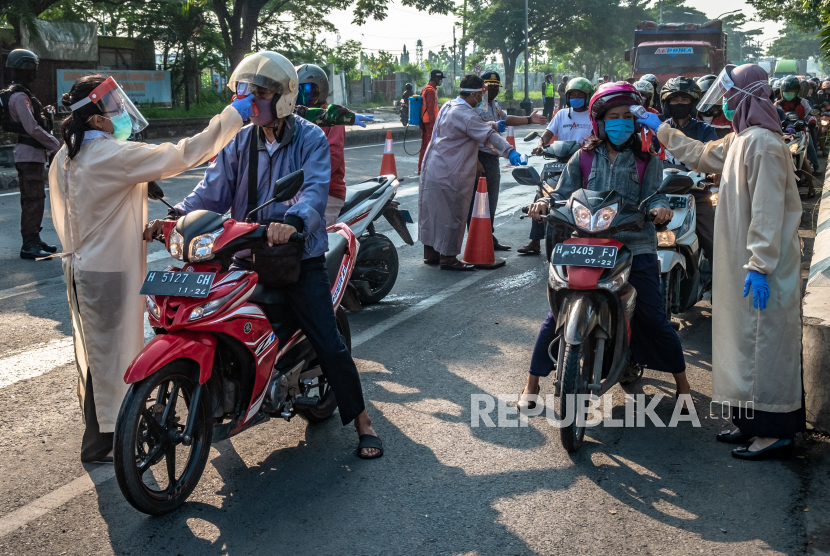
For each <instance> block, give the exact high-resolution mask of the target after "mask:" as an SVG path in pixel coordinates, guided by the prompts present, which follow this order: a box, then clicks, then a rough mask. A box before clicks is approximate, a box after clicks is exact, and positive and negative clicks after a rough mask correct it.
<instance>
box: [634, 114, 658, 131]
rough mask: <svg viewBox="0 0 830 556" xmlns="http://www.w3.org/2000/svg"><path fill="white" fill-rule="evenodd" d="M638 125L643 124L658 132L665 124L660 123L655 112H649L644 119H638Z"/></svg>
mask: <svg viewBox="0 0 830 556" xmlns="http://www.w3.org/2000/svg"><path fill="white" fill-rule="evenodd" d="M637 123H639V124H642V125H644V126H646V127H647V128H649V129H650V130H651V131H655V132H656V131H657V128H658V127H660V124H662V123H663V122H661V121H660V118H659V117H658V116H657V114H655V113H654V112H647V113H646V115H645V116H644V117H642V118H637Z"/></svg>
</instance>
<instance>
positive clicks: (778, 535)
mask: <svg viewBox="0 0 830 556" xmlns="http://www.w3.org/2000/svg"><path fill="white" fill-rule="evenodd" d="M524 131H525V130H519V131H518V132H517V136H519V137H521V136H522V135H523V134H524ZM394 148H395V154H396V158H397V169H398V174H399V176H401V177H404V179H403V180H402V181H403V183H402V184H401V188H400V191H399V200H400V201H401V203H402V205H403V208H407V209H409V210H410V211H411V212H412V215H413V217H415V219H416V221H417V187H416V186H417V176H415V174H416V166H417V155H416V156H414V157H413V156H407V155H405V154H404V152H403V149H402V145H401V144H396V145H395V147H394ZM407 148H408V149H409V150H410V151H411V152H414V150H415V149H417V145H416V144H415V143H411V144H407ZM519 148H520V150H521V151H523V152H528V151H529V146H527V145H522V144H520V146H519ZM382 149H383V147H382V145H377V146H371V147H360V148H350V149H348V150H347V151H346V153H347V158H346V160H347V163H346V164H347V182H348V183H355V182H357V181H359V180H361V179H365V178H368V177H371V176H373V175H375V172H377V171H378V170H379V168H380V162H381V154H382ZM531 163H532V164H539V161H538V159H531ZM502 172H503V174H502V192H501V200H500V204H499V210H498V214H497V217H496V226H497V228H496V233H497V235H498V237H499V239H500V240H501V241H502V242H503V243H508V244H512V245H513V246H514V250H513V251H511V252H510V253H508V254H507V265H506V266H505V267H503V268H501V269H498V270H494V271H481V270H479V271H476V272H474V273H453V272H444V271H440V270H439V269H438V268H436V267H427V266H425V265H424V264H423V263H422V260H421V255H422V247H421V245H420V244H418V243H416V245H415V246H412V247H410V246H406V245H403V244H402V243H403V242H401V241H398V244H399V245H400V247H399V253H400V259H401V270H400V276H399V278H398V282H397V285H396V286H395V288H394V289H393V291H392V293H391V294H390V295H389V296H388V297H387V298H386V299H385V300H384V301H383V302H382V303H379V304H377V305H375V306H372V307H369V308H367V309H365V310H364V311H362V312H360V313H356V314H350V317H349V320H350V323H351V327H352V335H353V338H354V340H355V348H354V351H353V353H354V357H355V359H356V362H357V366H358V369H359V370H360V373H361V378H362V382H363V387H364V392H365V396H366V399H367V404H368V407H369V411H370V413H371V416H372V417H373V419H374V422H375V427H376V430H377V431H378V433H379V434H380V436H381V437H382V438H383V441H384V446H385V449H386V455H385V457H383V458H382V459H380V460H376V461H362V460H359V459H358V458H356V457H355V455H354V448H355V445H356V440H357V439H356V436H355V434H354V432H353V429H352V428H351V427H346V428H342V427H340V425H339V420H338V419H331V420H329V421H327V422H325V423H323V424H322V425H317V426H309V425H307V423H306V422H305V421H303V420H301V419H299V418H297V419H294V420H292V421H291V422H289V423H286V422H283V421H282V420H272V421H270V422H269V423H266V424H264V425H261V426H258V427H255V428H253V429H251V430H249V431H247V432H245V433H243V434H241V435H239V436H237V437H234V438H232V439H231V440H229V441H223V442H220V443H218V444H215V445H214V447H213V449H212V453H211V459H210V461H209V463H208V466H207V469H206V471H205V474H204V476H203V478H202V480H201V483H200V484H199V486H198V487H197V489H196V491H195V492H194V493H193V495H192V496H191V498H190V500H189V502H188V503H187V504H186V506H185V507H183V508H182V509H180V510H178V511H176V512H174V513H173V514H171V515H168V516H165V517H162V518H150V517H147V516H145V515H143V514H139V513H137V512H136V511H135V510H133V509H132V508H131V507H130V506H129V505H128V504H127V503H126V502H125V501H124V499H123V497H122V496H121V493H120V491H119V489H118V486H117V484H116V482H115V480H114V479H113V478H112V477H113V475H112V467H111V466H100V465H82V464H81V463H80V461H79V457H78V454H79V450H80V440H81V434H82V429H83V425H82V421H81V414H80V410H79V408H78V404H77V398H76V395H75V381H76V379H75V376H76V371H75V366H74V360H73V353H72V347H71V332H70V324H69V319H68V311H67V307H66V295H65V291H64V289H63V286H62V283H60V268H59V267H60V263H59V262H57V261H51V262H31V261H21V260H20V259H19V258H18V255H17V250H18V249H19V239H18V238H19V236H18V232H17V230H18V223H17V219H18V216H19V206H18V202H19V201H18V199H19V197H17V196H15V195H14V194H11V195H8V194H7V195H5V196H2V197H0V228H2V230H3V233H1V234H0V266H2V268H3V269H4V272H3V273H2V274H0V402H2V403H0V430H1V431H2V433H1V434H0V476H2V477H3V480H2V481H0V553H2V554H50V555H58V554H102V555H103V554H119V555H127V554H151V553H153V554H187V555H189V554H194V555H199V556H204V555H206V554H292V555H305V554H308V555H328V554H332V555H343V554H347V555H352V554H354V555H358V554H379V555H388V554H407V555H412V554H418V555H438V554H441V555H444V554H447V555H449V554H453V555H480V556H485V555H487V556H503V555H510V554H540V555H542V554H544V555H548V554H551V555H552V554H557V555H558V554H561V555H572V554H599V555H605V554H661V555H689V554H718V555H722V554H730V555H731V554H746V555H757V554H801V553H804V551H805V549H807V547H808V544H807V543H808V542H809V541H808V540H807V537H808V535H809V532H808V526H807V525H805V519H806V518H805V516H806V515H807V514H805V511H806V510H805V508H806V509H809V508H808V506H807V504H808V500H809V498H810V492H809V491H810V476H811V472H812V471H811V467H810V466H811V462H812V461H814V460H813V459H811V458H810V457H807V458H804V457H801V458H794V459H792V460H791V461H789V462H784V463H782V462H777V461H770V462H763V463H749V464H748V463H741V462H739V461H737V460H734V459H732V458H730V457H729V449H730V447H729V446H727V445H724V444H720V443H717V442H715V440H714V437H715V434H716V433H717V432H718V431H720V430H721V428H723V426H724V422H723V421H722V420H720V419H718V418H710V416H709V401H710V394H711V326H710V316H711V313H710V306H709V304H708V302H706V301H703V302H701V303H700V304H698V306H697V307H695V308H694V309H693V310H691V311H689V312H688V313H687V314H685V315H683V316H682V318H681V319H680V321H681V329H680V332H679V334H680V338H681V340H682V343H683V347H684V351H685V355H686V361H687V364H688V375H689V379H690V381H691V383H692V389H693V395H694V399H695V403H696V406H697V409H698V412H699V416H700V424H701V426H700V427H693V426H692V424H690V423H681V424H680V425H679V426H678V427H677V428H658V427H655V426H654V425H653V424H652V423H651V422H649V421H646V426H644V427H641V428H610V427H603V426H599V427H596V428H593V429H591V430H590V431H589V433H588V438H587V439H586V442H585V445H584V446H583V448H582V450H581V451H580V452H579V453H577V454H575V455H573V456H570V455H568V454H567V453H566V452H565V450H564V449H563V448H562V446H561V444H560V441H559V431H558V430H557V429H556V428H554V427H552V426H551V425H550V424H549V423H548V421H547V420H546V419H545V417H544V416H538V417H532V418H530V419H529V420H528V422H527V423H526V425H527V426H515V416H508V419H507V420H513V423H514V425H513V426H505V427H493V428H490V427H486V426H483V425H482V426H480V427H472V426H471V399H472V396H473V395H482V394H485V395H492V396H498V395H503V396H510V395H512V396H517V395H518V394H519V393H520V392H521V390H522V387H523V383H524V376H525V373H526V372H527V368H528V365H529V362H530V354H531V349H532V346H533V343H534V340H535V337H536V333H537V332H538V329H539V324H540V323H541V321H542V319H543V318H544V316H545V314H546V313H547V300H546V295H545V281H546V276H547V269H546V266H545V264H544V262H543V259H542V257H521V256H518V255H517V254H516V252H515V247H518V246H521V245H523V244H524V242H525V241H526V239H527V233H528V230H529V223H528V222H527V221H526V220H520V219H519V212H518V209H519V208H520V207H521V206H523V205H525V204H527V203H528V202H529V201H530V200H532V197H533V188H531V187H525V186H519V185H517V184H516V183H515V182H514V181H513V180H512V178H511V177H510V173H509V169H508V168H507V167H506V162H503V163H502ZM199 177H200V171H198V170H197V171H192V172H188V173H186V174H184V175H182V176H180V177H177V178H174V179H170V180H166V181H165V182H163V183H162V184H161V185H162V187H163V188H164V189H165V191H166V193H167V196H168V198H169V199H172V200H179V199H181V198H182V197H183V196H184V195H185V194H186V193H187V192H189V191H190V190H191V189H192V188H193V187H194V186H195V185H196V183H197V182H198V180H199ZM163 208H164V207H163V206H162V205H161V204H160V203H158V202H151V210H150V214H151V217H159V216H161V215H163V214H164V213H165V210H163ZM379 229H380V230H381V231H384V230H386V231H389V230H390V228H389V226H388V225H386V224H385V223H382V224H381V225H380V226H379ZM411 229H412V231H413V236H415V227H414V226H413V227H411ZM390 233H391V234H392V237H393V238H394V239H396V240H397V239H399V238H397V236H396V235H394V232H390ZM44 237H45V238H46V239H48V240H56V239H57V238H56V237H55V234H54V231H53V229H52V226H51V219H50V217H49V215H48V214H47V217H46V219H45V220H44ZM158 247H159V246H158V244H156V245H154V246H153V248H152V252H151V260H152V261H153V262H152V263H151V266H152V267H155V266H158V265H162V264H166V262H168V261H169V260H170V259H165V258H164V253H163V252H161V253H159V252H158ZM33 283H39V284H40V285H34V286H33V285H32V284H33ZM11 288H15V289H11ZM552 391H553V388H552V384H551V381H550V380H547V381H544V382H543V384H542V393H543V394H550V393H552ZM629 392H630V393H635V394H636V393H645V394H646V395H647V398H648V399H651V398H652V396H654V395H655V394H658V393H660V394H664V395H666V396H667V398H666V399H664V400H663V401H662V402H661V403H659V404H658V406H657V409H656V414H657V415H658V416H659V417H660V418H661V419H662V420H663V421H664V422H666V423H668V421H669V419H670V417H671V415H672V411H673V404H672V403H670V401H669V398H670V397H672V396H673V394H674V383H673V381H672V379H671V377H670V376H669V375H667V374H665V373H660V372H656V371H647V373H646V375H645V377H644V379H642V380H641V381H640V382H638V383H637V384H636V385H634V387H632V388H631V389H630V390H629ZM613 397H614V407H613V411H612V414H613V416H614V417H616V418H622V417H623V415H624V407H623V405H624V404H623V392H622V390H621V389H620V387H615V388H614V389H613ZM491 415H492V416H493V418H494V419H495V418H496V417H497V414H496V412H493V413H492V414H491ZM800 453H802V454H803V453H804V452H803V449H802V452H800ZM825 475H826V472H825ZM819 510H820V508H814V510H813V511H814V514H812V515H811V516H810V517H811V518H813V520H814V521H817V522H821V523H823V522H824V521H825V517H826V514H820V515H817V514H815V512H816V511H819ZM810 550H812V548H811V549H810ZM813 553H816V552H813Z"/></svg>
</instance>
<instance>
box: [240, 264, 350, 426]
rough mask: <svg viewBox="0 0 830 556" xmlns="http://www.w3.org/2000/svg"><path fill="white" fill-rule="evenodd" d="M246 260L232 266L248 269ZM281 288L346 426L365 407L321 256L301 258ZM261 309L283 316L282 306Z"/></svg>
mask: <svg viewBox="0 0 830 556" xmlns="http://www.w3.org/2000/svg"><path fill="white" fill-rule="evenodd" d="M246 262H247V261H238V260H236V259H235V260H234V265H233V266H232V268H233V267H237V268H239V267H242V268H246V266H247V267H248V268H250V265H249V264H248V265H246V264H245V263H246ZM283 289H284V290H285V294H286V295H285V298H286V301H287V302H288V305H289V306H290V307H291V310H292V312H293V315H292V316H293V317H294V318H296V320H297V324H298V325H299V327H300V329H301V330H302V331H303V334H305V336H306V338H308V341H309V342H311V345H312V347H314V351H315V353H317V359H318V361H319V362H320V368H321V369H322V371H323V376H325V377H326V380H328V382H329V384H330V385H331V388H332V391H333V392H334V395H335V397H336V398H337V407H338V408H339V409H340V420H341V421H342V423H343V424H344V425H347V424H349V423H350V422H352V421H353V420H354V418H355V417H357V416H358V415H360V414H361V413H362V412H363V410H364V409H366V406H365V404H364V402H363V389H362V388H361V386H360V375H359V374H358V372H357V367H356V366H355V364H354V359H352V354H351V352H349V348H347V347H346V344H345V343H343V338H342V337H341V336H340V331H339V330H337V321H336V320H335V318H334V307H333V306H332V304H331V285H330V284H329V275H328V272H327V270H326V261H325V258H324V257H323V256H322V255H321V256H319V257H315V258H313V259H306V260H304V261H303V262H302V265H301V267H300V279H299V281H298V282H297V283H296V284H291V285H289V286H285V287H284V288H283ZM262 309H263V311H265V315H266V316H267V317H268V320H269V321H270V322H272V323H276V322H279V321H282V320H284V319H285V315H283V314H282V311H283V310H284V307H282V306H279V305H263V306H262Z"/></svg>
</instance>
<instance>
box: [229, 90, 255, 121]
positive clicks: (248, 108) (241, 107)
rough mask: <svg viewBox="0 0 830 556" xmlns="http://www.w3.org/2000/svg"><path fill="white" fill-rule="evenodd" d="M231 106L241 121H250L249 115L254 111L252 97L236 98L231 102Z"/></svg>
mask: <svg viewBox="0 0 830 556" xmlns="http://www.w3.org/2000/svg"><path fill="white" fill-rule="evenodd" d="M231 106H233V107H234V108H235V109H236V111H237V112H239V116H240V117H241V118H242V121H246V120H249V119H251V113H252V112H253V111H254V95H246V96H245V97H243V98H237V99H236V100H234V101H233V102H231Z"/></svg>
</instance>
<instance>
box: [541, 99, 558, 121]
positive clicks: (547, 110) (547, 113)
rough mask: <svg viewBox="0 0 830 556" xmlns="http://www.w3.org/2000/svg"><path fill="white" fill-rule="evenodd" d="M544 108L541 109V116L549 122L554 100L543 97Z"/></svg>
mask: <svg viewBox="0 0 830 556" xmlns="http://www.w3.org/2000/svg"><path fill="white" fill-rule="evenodd" d="M544 99H545V100H544V103H545V106H544V108H543V109H542V115H543V116H544V117H545V118H547V119H548V120H550V119H551V118H552V117H553V109H554V107H555V106H556V99H555V98H553V97H544Z"/></svg>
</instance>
